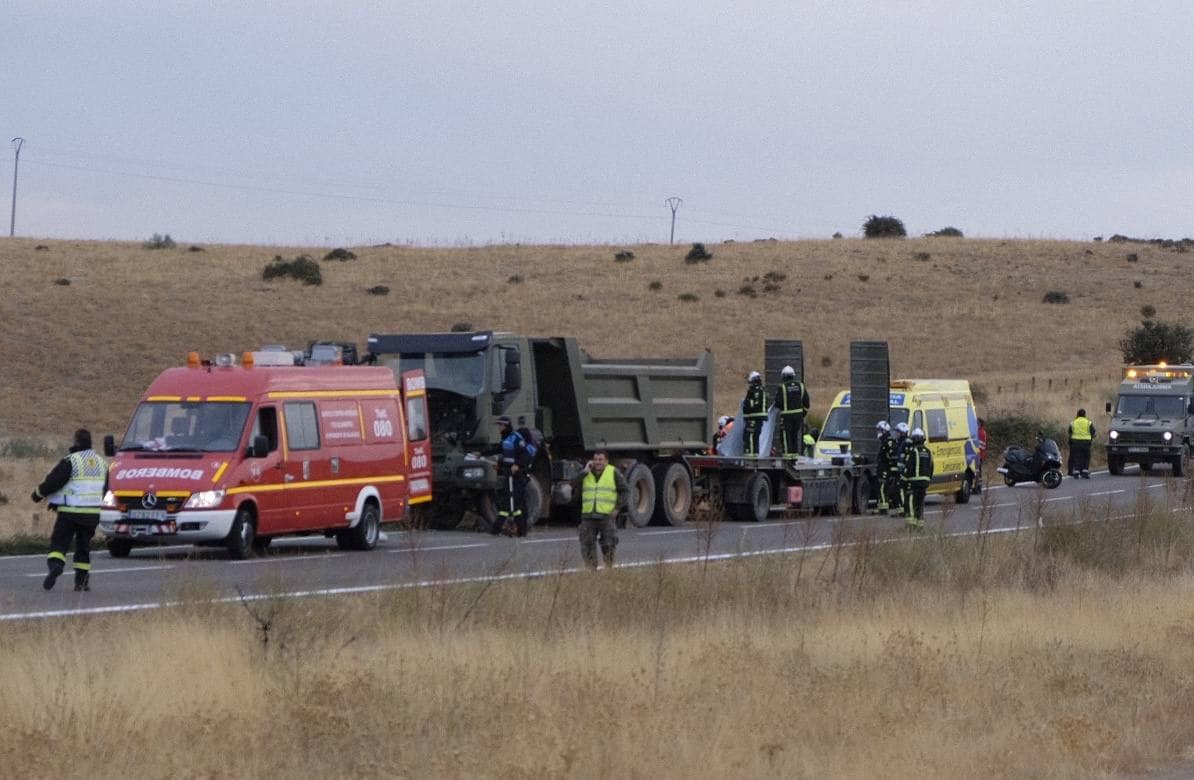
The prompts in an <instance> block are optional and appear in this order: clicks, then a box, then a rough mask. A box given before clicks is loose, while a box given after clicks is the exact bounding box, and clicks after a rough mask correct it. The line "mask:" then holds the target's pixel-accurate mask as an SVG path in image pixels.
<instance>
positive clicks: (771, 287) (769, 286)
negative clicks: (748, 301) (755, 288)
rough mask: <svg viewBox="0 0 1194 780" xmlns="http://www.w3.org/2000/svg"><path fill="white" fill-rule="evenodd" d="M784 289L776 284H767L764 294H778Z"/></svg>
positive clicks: (764, 287) (764, 286)
mask: <svg viewBox="0 0 1194 780" xmlns="http://www.w3.org/2000/svg"><path fill="white" fill-rule="evenodd" d="M782 289H783V287H782V286H780V285H778V284H776V283H775V282H767V283H766V284H764V285H763V292H778V291H779V290H782Z"/></svg>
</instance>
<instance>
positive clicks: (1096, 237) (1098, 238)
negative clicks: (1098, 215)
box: [1094, 236, 1103, 242]
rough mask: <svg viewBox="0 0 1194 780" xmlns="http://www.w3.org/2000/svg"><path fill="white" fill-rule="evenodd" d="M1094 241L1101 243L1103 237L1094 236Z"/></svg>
mask: <svg viewBox="0 0 1194 780" xmlns="http://www.w3.org/2000/svg"><path fill="white" fill-rule="evenodd" d="M1094 240H1095V241H1100V242H1101V241H1102V240H1103V237H1102V236H1095V237H1094Z"/></svg>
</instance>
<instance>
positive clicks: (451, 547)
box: [386, 542, 489, 553]
mask: <svg viewBox="0 0 1194 780" xmlns="http://www.w3.org/2000/svg"><path fill="white" fill-rule="evenodd" d="M488 546H489V542H474V543H473V544H440V545H432V546H428V547H399V548H397V549H392V550H386V552H388V553H421V552H429V551H431V550H470V549H472V548H474V547H488Z"/></svg>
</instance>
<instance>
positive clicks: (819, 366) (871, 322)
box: [0, 238, 1189, 437]
mask: <svg viewBox="0 0 1194 780" xmlns="http://www.w3.org/2000/svg"><path fill="white" fill-rule="evenodd" d="M38 245H41V246H44V247H45V248H44V249H38V248H37V247H38ZM709 248H710V250H711V251H712V252H713V255H714V256H713V258H712V260H710V261H708V262H706V263H703V264H700V265H687V264H685V263H684V261H683V258H684V255H685V253H686V251H687V249H688V247H687V246H670V247H669V246H660V245H646V246H633V247H629V249H631V250H633V252H634V253H635V255H636V257H635V258H634V259H633V260H631V261H630V262H624V263H617V262H615V261H614V253H615V251H617V249H618V247H611V246H597V247H571V246H569V247H565V246H492V247H477V248H467V249H423V248H411V247H399V246H383V247H365V248H357V249H354V251H355V252H356V253H357V255H358V259H356V260H351V261H348V262H326V263H323V264H322V265H323V271H324V283H323V285H322V286H321V287H305V286H303V285H301V284H300V283H298V282H296V281H291V280H284V281H279V280H274V281H271V282H264V281H262V279H261V271H262V268H263V267H264V266H265V264H266V263H267V262H268V261H269V260H270V259H272V258H273V257H274V255H276V254H282V255H283V256H284V257H286V258H288V259H289V258H291V257H293V256H295V255H297V254H300V253H307V254H310V255H312V256H314V257H317V258H318V257H321V256H322V255H323V253H324V252H323V251H320V250H314V249H310V248H306V249H304V248H295V247H290V248H284V247H255V246H207V247H204V249H205V251H203V252H188V251H186V249H187V247H186V245H185V244H183V245H180V246H179V247H178V248H176V249H166V250H147V249H144V248H143V247H142V246H141V245H140V244H132V243H113V242H80V241H47V240H34V239H0V289H2V290H3V297H2V299H0V366H2V367H3V368H2V369H0V370H2V371H3V377H4V381H3V383H2V386H0V436H29V435H47V434H52V435H54V436H56V437H57V436H61V435H63V434H64V433H65V432H67V431H69V430H70V429H72V428H74V427H76V426H77V425H80V424H85V425H88V426H91V427H92V428H94V429H96V430H97V431H100V432H108V431H118V430H122V429H123V426H124V423H125V421H126V419H127V416H128V414H129V412H130V410H131V408H132V406H133V404H134V403H135V401H136V399H137V397H138V396H139V394H140V393H141V392H142V390H143V389H144V388H145V386H146V384H147V383H148V382H149V381H150V380H151V379H152V378H153V377H154V376H155V375H156V373H157V372H158V371H159V370H161V369H162V368H164V367H166V366H170V365H177V364H179V363H180V362H181V361H182V360H183V358H184V356H185V354H186V352H187V351H188V350H192V349H197V350H200V351H201V352H203V353H215V352H220V351H236V352H240V351H242V350H243V349H245V348H252V347H256V346H258V345H261V344H263V343H269V342H285V343H287V344H289V345H293V346H299V345H302V344H305V342H306V341H308V340H309V339H314V338H335V339H348V340H354V341H356V342H358V343H360V344H362V345H363V343H364V338H365V336H366V334H368V333H369V332H371V331H395V330H446V329H448V328H450V327H451V326H452V325H453V324H454V323H457V322H470V323H472V324H473V325H475V326H476V327H478V328H495V329H507V330H518V331H526V332H531V333H537V334H575V335H577V336H579V337H580V338H581V341H582V343H583V344H584V345H585V346H586V347H587V348H588V349H589V350H590V351H591V352H592V353H593V354H595V355H597V356H602V357H615V356H618V355H644V356H654V355H659V356H663V355H684V354H691V353H695V352H696V351H698V350H701V349H704V348H709V349H712V350H713V351H714V353H715V355H716V359H717V367H718V381H717V390H718V397H719V399H720V400H719V404H718V406H719V411H727V412H728V411H730V410H731V409H732V408H734V407H736V404H737V400H738V393H739V391H740V389H741V384H740V383H741V377H742V376H743V375H744V373H745V372H747V371H748V370H750V369H751V368H755V367H758V366H759V365H760V364H761V359H762V338H763V337H767V336H770V337H795V338H801V339H803V340H804V343H805V349H806V350H807V355H808V357H807V358H806V360H807V361H808V362H807V370H808V372H809V379H810V387H811V390H812V392H813V396H814V398H813V401H814V402H813V406H814V411H816V412H817V413H823V412H824V410H825V408H826V406H827V405H828V403H829V401H830V395H831V393H832V392H833V391H835V390H837V389H840V388H841V387H843V386H844V385H845V383H846V370H847V363H848V360H847V345H848V342H849V341H850V340H851V339H856V338H884V339H887V340H889V341H890V342H891V345H892V350H893V363H894V366H893V367H894V373H895V374H897V375H905V376H907V375H919V376H930V375H931V376H956V377H963V378H969V379H971V380H972V381H976V382H977V383H979V385H980V386H981V388H982V389H984V390H985V391H986V394H987V396H988V398H989V405H990V406H1001V407H1005V408H1010V407H1014V406H1016V405H1018V404H1021V403H1024V402H1027V403H1028V404H1029V405H1030V407H1032V408H1033V409H1034V410H1035V411H1038V412H1042V413H1045V414H1048V415H1050V416H1055V417H1058V418H1061V417H1064V416H1066V415H1068V414H1070V413H1071V412H1072V409H1071V408H1070V407H1071V406H1072V405H1074V404H1075V403H1085V404H1086V405H1088V406H1092V407H1095V408H1098V407H1101V405H1102V401H1103V399H1104V398H1105V397H1106V396H1107V394H1108V393H1109V392H1110V390H1111V388H1112V387H1113V385H1114V377H1115V376H1116V370H1117V366H1118V364H1119V362H1120V357H1119V352H1118V350H1117V348H1116V343H1117V341H1118V339H1119V337H1120V336H1121V335H1122V333H1123V331H1124V330H1125V329H1126V328H1127V327H1128V326H1130V325H1131V324H1133V323H1134V322H1136V321H1137V320H1138V319H1139V309H1140V307H1141V306H1142V305H1144V304H1151V305H1153V306H1155V307H1156V308H1157V311H1158V316H1160V317H1161V318H1180V317H1181V316H1182V314H1183V313H1184V312H1183V308H1182V304H1183V296H1184V294H1185V290H1186V289H1187V287H1188V281H1187V267H1188V264H1189V260H1188V259H1187V256H1186V255H1183V254H1176V253H1173V252H1171V251H1168V250H1164V249H1161V248H1158V247H1153V246H1141V245H1134V244H1133V245H1117V244H1104V243H1076V242H1059V241H1011V240H1009V241H997V240H972V239H945V238H934V239H918V240H902V241H901V240H879V241H876V240H861V239H859V240H840V241H800V242H773V241H767V242H755V243H749V244H719V245H711V246H710V247H709ZM325 251H326V250H325ZM1129 253H1135V254H1137V255H1138V256H1139V259H1138V261H1136V262H1129V261H1128V260H1127V259H1126V258H1127V255H1128V254H1129ZM768 273H772V274H782V275H784V278H783V279H782V281H780V282H778V289H776V290H773V291H770V292H763V288H764V285H765V284H766V283H767V281H766V278H765V277H766V275H767V274H768ZM515 277H521V279H522V281H521V282H512V281H510V280H511V279H512V278H515ZM754 277H759V279H758V281H756V282H754V288H755V289H756V291H758V297H757V298H754V299H751V298H748V297H746V296H744V295H742V294H739V292H738V290H739V288H740V287H741V286H742V284H743V281H744V280H746V279H752V278H754ZM56 280H69V282H70V284H69V285H63V284H61V283H55V282H56ZM652 281H659V282H661V283H662V289H660V290H658V291H651V290H649V289H648V286H649V284H650V283H651V282H652ZM1135 282H1139V283H1140V287H1136V286H1135V285H1134V283H1135ZM379 284H381V285H387V286H388V287H389V288H390V290H391V291H390V294H389V295H388V296H376V295H369V294H367V293H366V289H367V288H369V287H372V286H374V285H379ZM717 290H722V291H724V294H723V295H721V296H720V297H718V295H717V294H716V292H715V291H717ZM1049 290H1059V291H1064V292H1066V293H1067V294H1068V295H1069V297H1070V301H1071V302H1070V303H1069V304H1065V305H1050V304H1045V303H1042V301H1041V298H1042V296H1043V295H1044V293H1045V292H1046V291H1049ZM683 293H694V294H696V295H698V296H699V300H698V301H695V302H684V301H681V300H679V298H678V296H680V295H681V294H683ZM1034 378H1035V379H1034ZM1050 382H1052V385H1050ZM1034 383H1035V384H1034ZM1013 388H1014V390H1015V392H1013ZM1030 389H1031V390H1033V391H1034V392H1033V393H1031V394H1028V395H1027V396H1026V395H1025V394H1026V393H1028V391H1029V390H1030Z"/></svg>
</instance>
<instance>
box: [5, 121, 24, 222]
mask: <svg viewBox="0 0 1194 780" xmlns="http://www.w3.org/2000/svg"><path fill="white" fill-rule="evenodd" d="M24 143H25V139H24V138H21V137H20V136H17V137H16V138H14V139H12V148H13V149H15V150H16V154H15V156H14V157H13V160H12V216H11V217H9V220H8V237H9V238H12V237H13V235H15V234H16V230H17V166H18V165H20V164H21V146H22V145H24Z"/></svg>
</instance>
